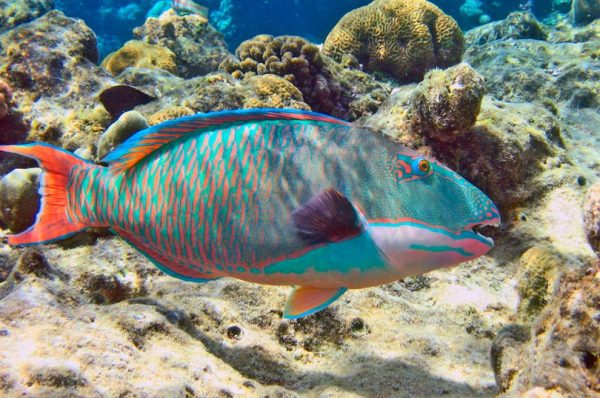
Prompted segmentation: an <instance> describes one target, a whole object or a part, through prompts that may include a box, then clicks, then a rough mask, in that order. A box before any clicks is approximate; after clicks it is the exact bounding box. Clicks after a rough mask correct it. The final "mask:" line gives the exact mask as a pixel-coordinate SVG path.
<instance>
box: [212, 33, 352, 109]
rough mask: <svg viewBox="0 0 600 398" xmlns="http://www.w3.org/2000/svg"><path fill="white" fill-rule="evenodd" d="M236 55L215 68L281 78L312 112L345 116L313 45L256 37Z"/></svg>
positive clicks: (337, 88)
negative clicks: (292, 87)
mask: <svg viewBox="0 0 600 398" xmlns="http://www.w3.org/2000/svg"><path fill="white" fill-rule="evenodd" d="M236 55H237V59H236V58H233V57H229V58H226V59H225V60H224V61H223V62H222V63H221V65H220V66H219V68H220V69H222V70H224V71H226V72H227V73H230V74H231V75H232V76H234V77H238V78H249V77H252V76H256V75H265V74H273V75H278V76H281V77H283V78H285V79H286V80H288V81H289V82H290V83H292V84H293V85H294V86H296V87H297V88H298V89H299V90H300V92H301V93H302V97H303V98H304V102H306V103H307V104H308V105H310V107H311V108H312V109H313V110H314V111H317V112H323V113H327V114H330V115H334V116H338V117H342V118H344V117H347V113H348V112H347V109H346V105H345V104H344V101H343V98H342V88H341V86H340V84H339V82H338V81H337V80H336V79H335V76H334V75H333V73H332V72H331V70H330V69H329V68H327V66H326V60H325V59H324V57H323V56H321V54H320V52H319V48H318V47H317V46H316V45H314V44H312V43H309V42H308V41H306V40H304V39H303V38H301V37H297V36H278V37H273V36H271V35H258V36H256V37H254V38H252V39H250V40H246V41H244V42H243V43H241V44H240V45H239V47H238V48H237V50H236ZM271 81H273V80H272V79H271Z"/></svg>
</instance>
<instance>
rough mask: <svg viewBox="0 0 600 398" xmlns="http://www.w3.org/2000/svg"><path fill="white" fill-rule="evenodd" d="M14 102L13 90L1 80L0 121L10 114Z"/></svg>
mask: <svg viewBox="0 0 600 398" xmlns="http://www.w3.org/2000/svg"><path fill="white" fill-rule="evenodd" d="M11 100H12V90H11V89H10V87H9V86H8V84H6V83H5V82H4V81H3V80H0V119H2V118H3V117H4V116H6V115H7V114H8V111H9V110H10V106H11V103H10V102H11Z"/></svg>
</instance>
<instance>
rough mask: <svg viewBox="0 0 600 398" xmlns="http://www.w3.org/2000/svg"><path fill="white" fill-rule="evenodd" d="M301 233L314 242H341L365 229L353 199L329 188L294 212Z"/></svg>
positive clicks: (296, 224)
mask: <svg viewBox="0 0 600 398" xmlns="http://www.w3.org/2000/svg"><path fill="white" fill-rule="evenodd" d="M291 218H292V223H293V224H294V228H295V229H296V233H297V234H298V237H300V239H302V240H303V241H304V242H306V243H307V244H310V245H318V244H321V243H331V242H338V241H340V240H344V239H347V238H351V237H353V236H356V235H358V234H360V233H361V232H362V225H361V221H360V216H359V214H358V212H357V211H356V209H355V208H354V206H353V205H352V203H351V202H350V201H349V200H348V198H346V197H345V196H344V195H342V194H341V193H339V192H338V191H336V190H334V189H326V190H325V191H322V192H319V193H318V194H316V195H315V196H313V197H312V198H311V199H310V200H309V201H308V202H306V203H305V204H303V205H302V206H301V207H300V208H298V209H296V210H294V211H293V212H292V217H291Z"/></svg>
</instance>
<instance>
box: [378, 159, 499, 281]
mask: <svg viewBox="0 0 600 398" xmlns="http://www.w3.org/2000/svg"><path fill="white" fill-rule="evenodd" d="M392 174H393V178H392V181H391V183H392V184H394V187H393V189H392V190H393V196H394V200H393V203H394V206H397V207H396V208H395V209H390V212H391V213H394V214H391V213H390V214H389V215H388V217H386V219H382V220H372V222H371V223H370V224H371V228H372V231H373V232H372V233H373V236H374V238H375V241H376V243H377V245H378V246H379V248H380V250H381V251H382V252H383V254H384V255H385V256H386V257H387V258H388V261H389V262H390V263H391V264H392V265H394V266H395V267H398V270H399V271H401V273H403V274H406V275H415V274H421V273H424V272H428V271H430V270H432V269H436V268H441V267H445V266H450V265H455V264H458V263H460V262H463V261H468V260H471V259H474V258H477V257H479V256H481V255H483V254H485V253H487V252H488V251H489V250H490V249H491V248H492V247H493V245H494V242H493V240H492V239H491V238H489V237H486V236H484V235H483V234H481V233H480V232H478V229H479V228H480V227H483V226H488V225H492V226H498V225H499V224H500V212H499V211H498V208H497V207H496V205H495V204H494V203H493V202H492V200H491V199H490V198H489V197H488V196H487V195H486V194H484V193H483V192H482V191H481V190H479V189H478V188H477V187H475V186H474V185H473V184H471V183H470V182H469V181H467V180H466V179H465V178H463V177H462V176H460V175H459V174H458V173H456V172H454V171H452V170H451V169H449V168H448V167H446V166H445V165H443V164H441V163H440V162H438V161H436V160H435V159H433V158H430V157H426V156H423V155H421V154H419V153H417V152H415V151H412V150H408V149H404V150H402V151H400V152H399V153H397V155H396V158H395V159H394V165H393V173H392Z"/></svg>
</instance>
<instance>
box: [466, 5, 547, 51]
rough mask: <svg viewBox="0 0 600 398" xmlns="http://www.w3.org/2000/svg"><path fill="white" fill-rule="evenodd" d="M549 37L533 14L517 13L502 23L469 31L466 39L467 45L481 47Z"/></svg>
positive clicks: (513, 13) (511, 14) (510, 15)
mask: <svg viewBox="0 0 600 398" xmlns="http://www.w3.org/2000/svg"><path fill="white" fill-rule="evenodd" d="M547 37H548V32H547V31H546V29H545V28H544V27H543V26H542V25H541V24H540V23H539V22H538V21H537V19H536V18H535V16H534V15H533V14H532V13H530V12H526V11H515V12H512V13H510V14H509V15H508V16H507V17H506V19H503V20H502V21H498V22H494V23H492V24H488V25H486V26H482V27H479V28H476V29H471V30H469V31H468V32H467V34H466V37H465V39H466V41H467V43H476V44H478V45H481V44H485V43H488V42H492V41H495V40H506V39H514V40H522V39H534V40H546V39H547Z"/></svg>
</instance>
